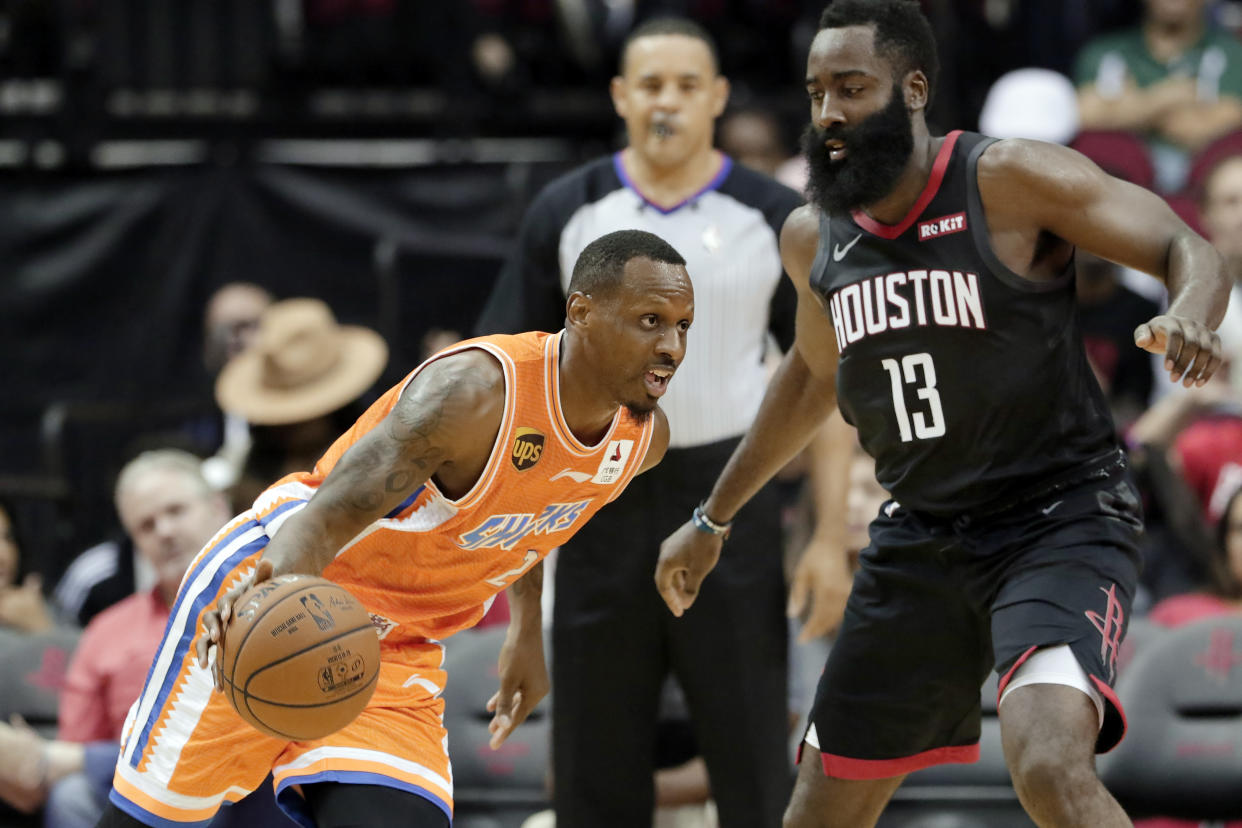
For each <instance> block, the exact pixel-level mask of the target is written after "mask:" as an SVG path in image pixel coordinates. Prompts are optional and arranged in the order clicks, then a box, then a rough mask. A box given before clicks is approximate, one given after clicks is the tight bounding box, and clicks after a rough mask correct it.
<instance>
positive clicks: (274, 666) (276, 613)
mask: <svg viewBox="0 0 1242 828" xmlns="http://www.w3.org/2000/svg"><path fill="white" fill-rule="evenodd" d="M223 643H224V646H223V647H222V648H221V652H220V654H219V656H218V657H219V658H220V674H221V677H222V679H223V681H222V684H223V687H224V693H225V695H226V696H227V697H228V700H229V703H230V704H232V705H233V709H234V710H236V711H237V713H238V715H240V716H241V717H242V718H243V719H245V720H246V721H247V722H249V723H250V724H252V725H254V727H255V728H257V729H258V730H260V731H262V732H263V733H266V734H268V735H269V736H275V737H277V738H279V739H287V740H289V741H307V740H311V739H321V738H323V737H324V736H327V735H328V734H330V733H334V732H336V731H338V730H340V729H341V728H342V727H344V726H345V725H347V724H349V723H350V722H352V721H353V720H354V719H355V718H356V717H357V716H358V714H359V713H361V712H362V709H363V708H364V707H366V706H367V702H368V701H370V700H371V694H372V693H373V692H374V691H375V683H376V680H377V679H378V678H379V664H380V647H379V637H378V636H377V635H376V634H375V628H374V626H372V624H371V616H370V614H369V613H368V612H367V611H366V608H364V607H363V606H362V603H361V602H360V601H359V600H358V599H357V598H355V597H354V596H353V595H351V594H350V593H349V591H348V590H346V589H345V588H344V587H341V586H339V585H337V584H334V583H332V582H331V581H328V580H325V579H323V578H318V577H315V576H312V575H298V574H293V575H281V576H280V577H277V578H272V579H271V580H268V581H264V582H263V583H261V584H259V585H258V586H256V587H254V588H253V589H251V590H249V591H247V592H246V593H244V594H243V595H242V596H241V597H240V598H238V600H237V603H236V604H235V605H234V607H233V617H232V618H231V619H230V620H229V624H228V627H227V628H226V629H225V631H224V642H223Z"/></svg>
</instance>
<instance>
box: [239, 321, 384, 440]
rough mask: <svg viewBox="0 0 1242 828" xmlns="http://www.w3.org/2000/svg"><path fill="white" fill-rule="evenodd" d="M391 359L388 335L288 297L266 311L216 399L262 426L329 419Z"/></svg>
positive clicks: (372, 381) (370, 381)
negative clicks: (347, 322) (327, 416)
mask: <svg viewBox="0 0 1242 828" xmlns="http://www.w3.org/2000/svg"><path fill="white" fill-rule="evenodd" d="M387 362H388V346H387V345H386V344H385V343H384V339H383V337H381V336H380V335H379V334H377V333H376V332H375V331H372V330H370V329H369V328H361V327H357V326H353V325H338V324H337V322H336V318H335V317H334V316H333V315H332V311H331V310H330V309H329V308H328V306H327V305H326V304H324V303H323V302H321V301H319V300H318V299H287V300H285V301H283V302H277V303H275V304H273V305H272V306H271V307H269V308H268V309H267V310H266V311H264V313H263V317H262V318H261V319H260V321H259V333H258V336H257V337H256V339H255V341H254V343H253V344H252V345H251V346H250V347H249V348H247V349H246V350H245V351H243V352H242V353H240V354H238V355H237V356H236V357H234V358H233V359H232V360H230V361H229V363H228V364H227V365H225V366H224V370H223V371H221V372H220V376H219V378H218V379H217V380H216V402H217V403H219V405H220V407H221V408H222V409H224V410H225V411H227V412H229V413H231V414H238V415H240V416H242V417H244V418H246V419H247V420H249V421H250V422H252V423H255V424H257V425H286V424H289V423H299V422H302V421H304V420H310V419H314V418H315V417H320V416H322V415H324V414H329V413H331V412H333V411H335V410H337V409H338V408H340V407H342V406H344V405H346V404H348V403H350V402H352V401H353V400H355V399H357V398H358V397H359V396H360V395H361V394H362V392H364V391H366V390H367V389H368V388H370V387H371V385H372V384H373V383H374V382H375V380H377V379H378V378H379V375H380V374H381V373H382V372H383V370H384V366H385V365H386V364H387Z"/></svg>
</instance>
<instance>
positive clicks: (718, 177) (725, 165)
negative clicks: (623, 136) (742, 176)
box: [612, 150, 733, 216]
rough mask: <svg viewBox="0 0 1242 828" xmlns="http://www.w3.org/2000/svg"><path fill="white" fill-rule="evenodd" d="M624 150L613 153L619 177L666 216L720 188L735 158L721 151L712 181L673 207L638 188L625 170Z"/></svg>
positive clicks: (646, 202)
mask: <svg viewBox="0 0 1242 828" xmlns="http://www.w3.org/2000/svg"><path fill="white" fill-rule="evenodd" d="M623 152H625V150H617V152H615V153H613V156H612V168H613V169H614V170H616V173H617V178H619V179H621V183H622V184H624V185H625V186H626V188H628V189H630V190H632V191H633V192H634V194H635V195H637V196H638V197H639V198H640V199H642V202H643V204H644V205H646V206H647V207H650V208H651V209H653V210H655V211H657V212H659V213H663V214H664V215H666V216H667V215H668V214H670V213H675V212H677V211H678V210H680V209H681V208H682V207H685V206H686V205H687V204H691V203H693V202H694V201H697V200H698V199H700V198H702V197H703V194H704V193H708V192H711V191H712V190H715V189H719V187H720V185H721V184H723V183H724V181H725V179H726V178H728V177H729V173H730V172H732V171H733V159H732V158H730V157H729V156H728V155H726V154H725V153H723V152H721V153H720V158H721V162H720V169H719V170H717V171H716V174H715V175H714V176H712V180H711V181H708V182H707V184H705V185H704V186H703V188H702V189H701V190H699V191H698V192H696V193H694V194H693V195H691V196H689V197H687V198H684V199H682V200H681V201H679V202H677V203H676V204H674V205H673V206H672V207H661V206H660V205H659V204H656V203H655V202H654V201H652V200H651V199H649V198H647V196H645V195H644V194H643V191H642V190H640V189H639V188H638V185H637V184H635V183H634V180H633V179H632V178H630V174H629V173H628V172H626V170H625V162H624V161H622V160H621V153H623Z"/></svg>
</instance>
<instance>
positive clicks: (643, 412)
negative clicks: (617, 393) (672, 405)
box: [625, 399, 659, 423]
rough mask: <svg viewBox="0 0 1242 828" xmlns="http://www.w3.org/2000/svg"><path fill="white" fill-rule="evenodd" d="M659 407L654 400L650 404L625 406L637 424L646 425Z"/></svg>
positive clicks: (634, 403)
mask: <svg viewBox="0 0 1242 828" xmlns="http://www.w3.org/2000/svg"><path fill="white" fill-rule="evenodd" d="M657 405H659V403H658V402H657V401H656V400H654V399H653V400H651V401H650V402H648V403H636V402H628V403H626V404H625V410H626V411H628V412H629V414H630V416H631V417H633V418H634V421H635V422H638V423H645V422H647V420H649V419H651V415H652V414H653V413H654V412H655V410H656V406H657Z"/></svg>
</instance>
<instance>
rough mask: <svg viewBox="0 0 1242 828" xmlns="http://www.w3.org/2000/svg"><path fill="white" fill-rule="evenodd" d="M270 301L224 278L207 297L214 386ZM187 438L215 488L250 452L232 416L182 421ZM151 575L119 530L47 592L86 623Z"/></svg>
mask: <svg viewBox="0 0 1242 828" xmlns="http://www.w3.org/2000/svg"><path fill="white" fill-rule="evenodd" d="M271 303H272V296H271V294H270V293H268V292H267V290H265V289H264V288H262V287H260V286H259V285H256V284H253V283H250V282H230V283H228V284H226V285H224V286H222V287H221V288H219V289H218V290H217V291H215V292H214V293H213V294H212V295H211V297H210V298H209V299H208V300H207V304H206V306H205V307H204V310H203V334H202V337H203V338H202V356H203V367H204V369H205V370H206V373H207V375H208V377H210V379H211V382H212V383H213V384H214V383H215V380H216V377H217V376H218V375H219V373H220V371H221V370H222V369H223V368H224V366H225V364H226V363H227V362H228V361H229V360H230V359H232V358H233V357H235V356H237V354H239V353H241V352H242V351H243V350H245V348H246V347H247V346H248V345H249V344H250V343H251V342H252V341H253V339H254V337H255V335H256V334H257V332H258V327H259V318H260V316H262V314H263V311H264V310H265V309H266V308H267V307H268V305H270V304H271ZM186 431H187V432H188V436H189V438H190V442H191V443H192V444H193V445H194V446H195V447H197V448H201V450H202V451H203V452H204V453H207V452H212V451H214V452H215V454H214V455H213V456H212V457H209V458H207V460H205V461H204V463H203V475H204V477H206V478H207V481H208V483H210V484H211V486H212V487H213V488H215V489H219V490H224V489H227V488H229V487H230V486H232V485H233V484H234V483H235V482H236V481H237V479H238V477H239V476H240V474H241V467H242V464H243V463H244V462H245V459H246V455H247V453H248V452H249V450H250V442H251V441H250V428H249V425H248V424H247V423H246V421H245V419H244V418H242V417H240V416H237V415H235V414H227V413H223V412H219V411H216V412H214V413H212V414H210V415H204V416H202V417H199V418H197V419H195V420H194V421H192V422H190V423H188V424H187V425H186ZM155 581H156V575H155V573H154V572H153V571H151V569H150V567H149V566H147V564H146V562H145V560H143V557H142V555H141V554H139V553H138V551H137V550H136V549H134V547H133V544H132V542H131V541H130V538H129V537H128V536H127V535H124V534H123V533H118V536H117V537H114V538H110V539H107V540H104V541H101V542H100V543H98V544H96V545H94V546H92V547H90V548H89V549H86V550H84V551H83V552H82V553H81V554H79V555H78V556H77V557H76V558H74V560H73V562H72V563H71V564H70V565H69V567H68V569H67V570H66V571H65V572H64V574H63V575H62V576H61V577H60V580H59V581H58V582H57V584H56V588H55V590H54V591H53V602H54V605H55V607H56V612H57V614H58V615H59V616H60V618H62V619H63V620H65V621H67V622H71V623H75V624H77V625H78V626H83V627H84V626H86V625H87V624H88V623H90V620H91V619H92V618H94V617H95V616H96V615H98V614H99V613H100V612H102V611H103V610H105V609H107V608H108V607H110V606H112V605H113V604H115V603H116V602H118V601H120V600H122V599H123V598H125V597H127V596H129V595H133V594H134V593H135V592H146V591H148V590H149V589H150V588H151V587H153V586H154V585H155Z"/></svg>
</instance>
